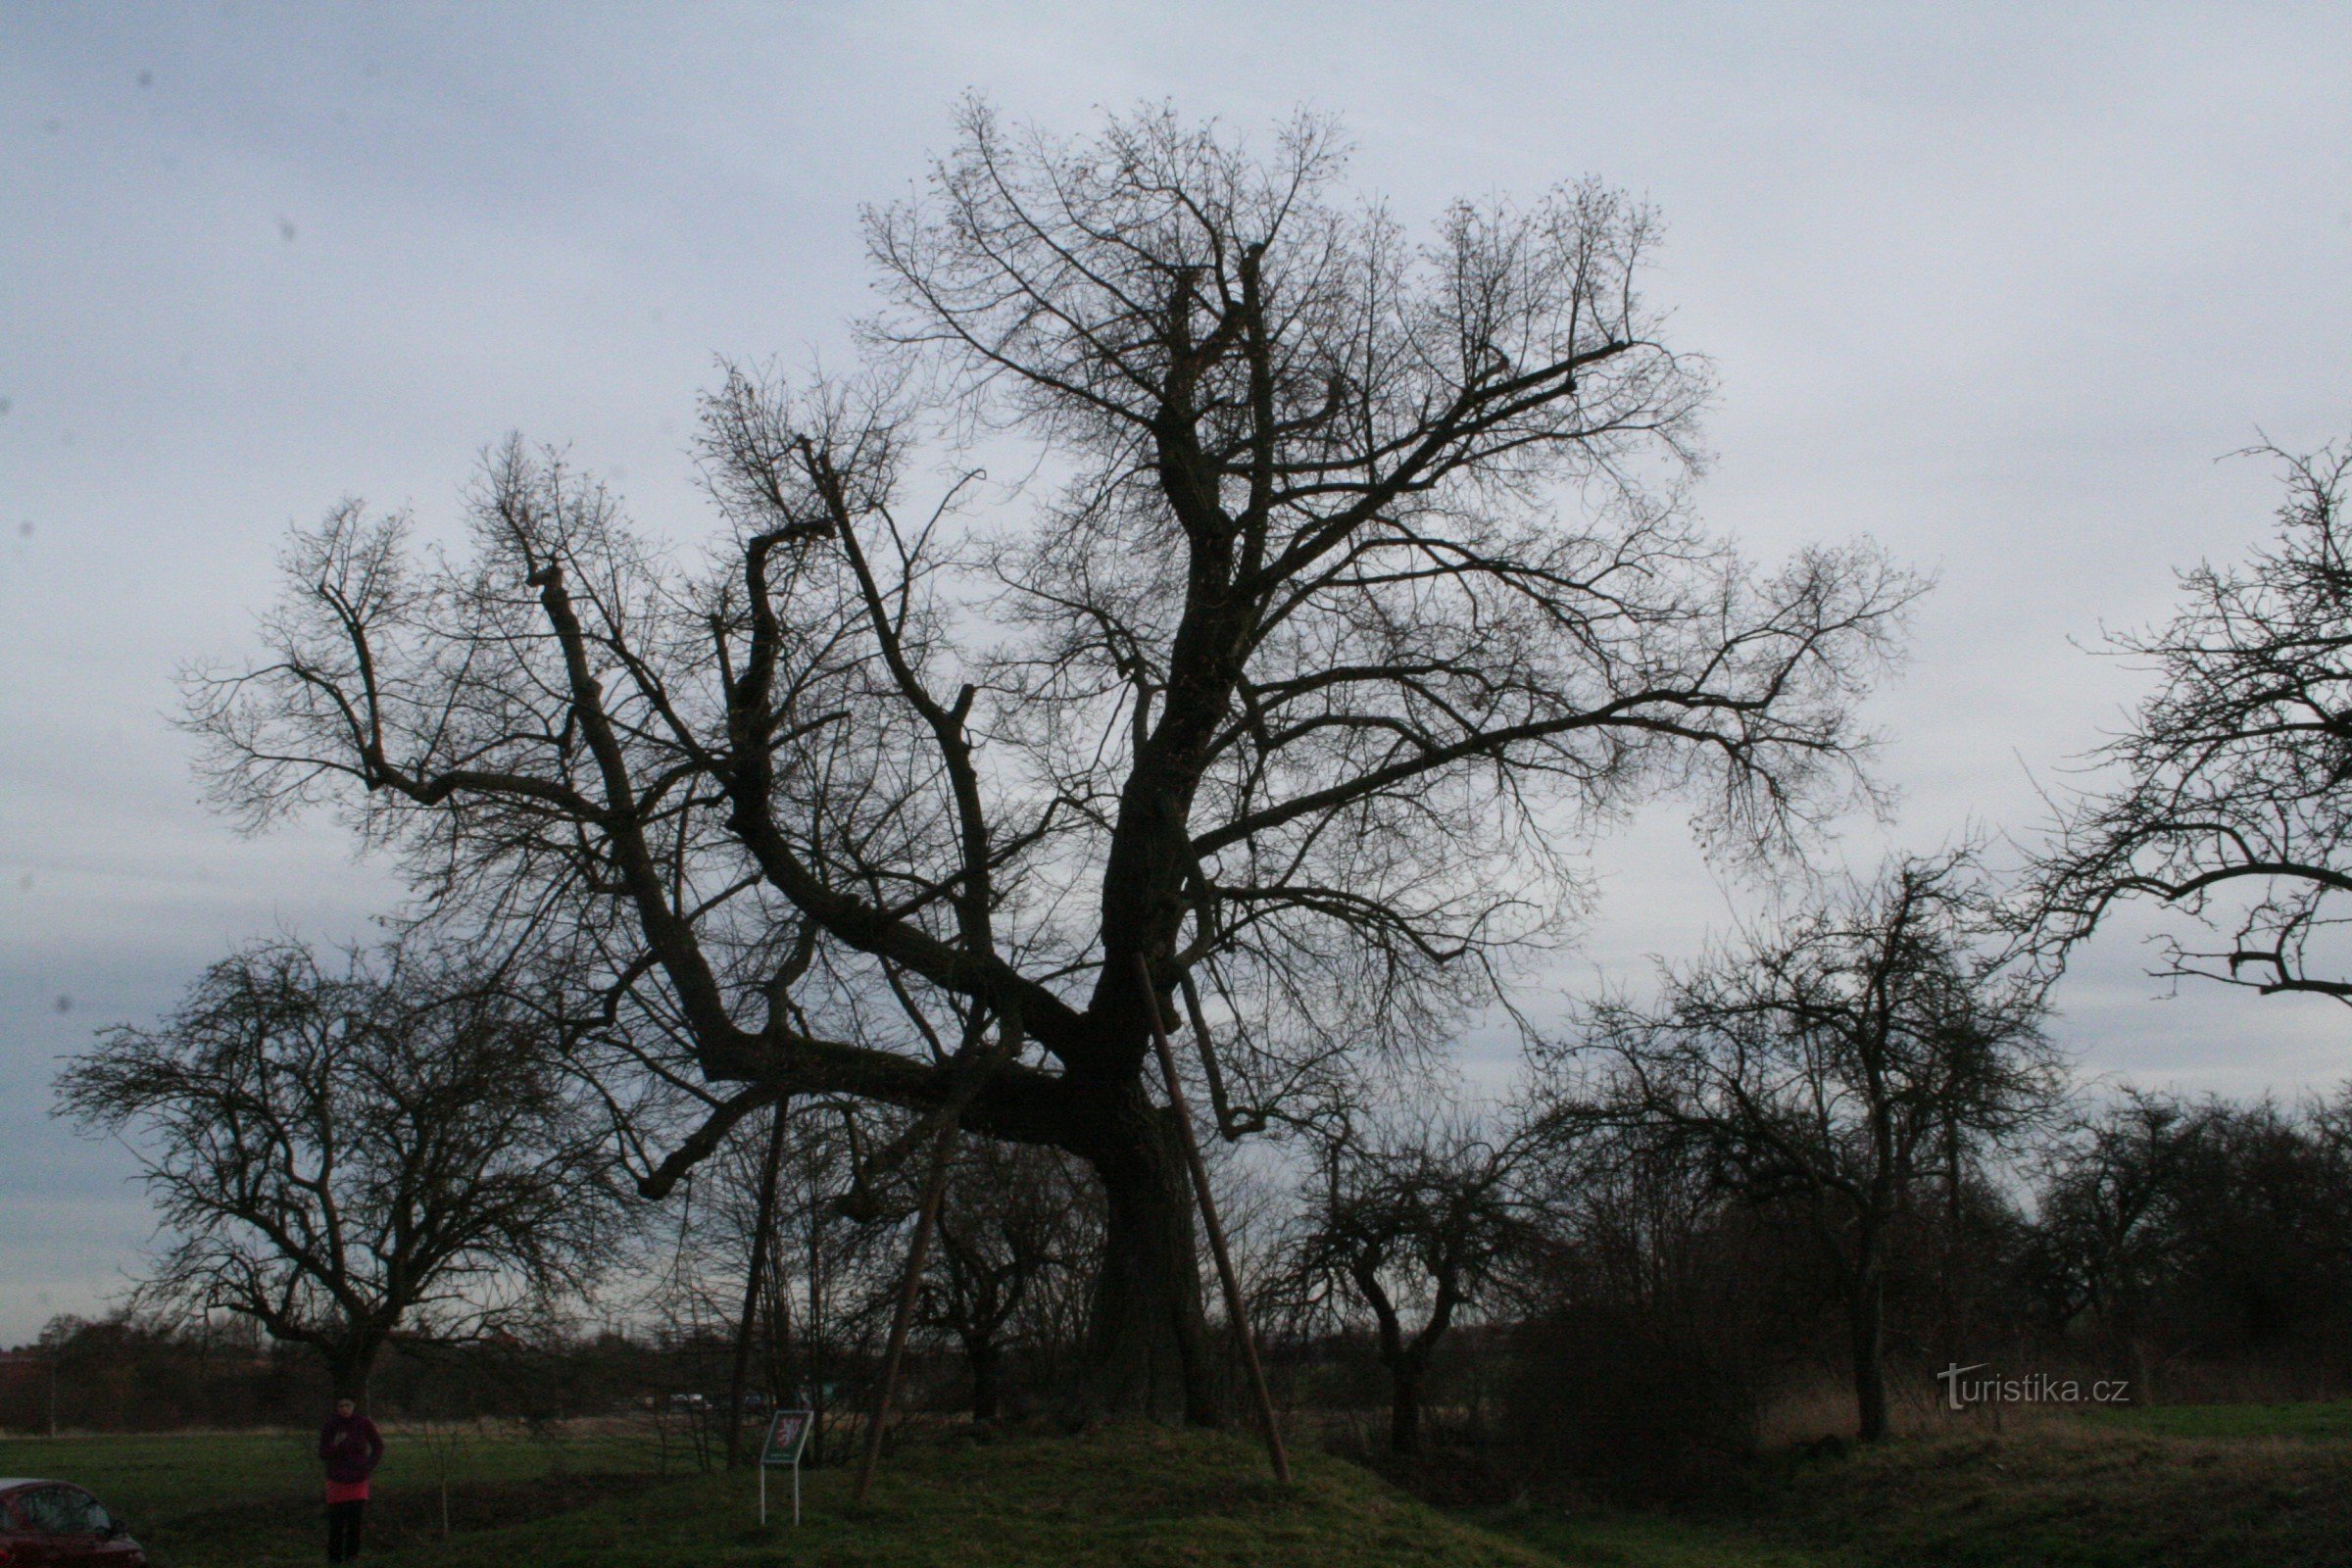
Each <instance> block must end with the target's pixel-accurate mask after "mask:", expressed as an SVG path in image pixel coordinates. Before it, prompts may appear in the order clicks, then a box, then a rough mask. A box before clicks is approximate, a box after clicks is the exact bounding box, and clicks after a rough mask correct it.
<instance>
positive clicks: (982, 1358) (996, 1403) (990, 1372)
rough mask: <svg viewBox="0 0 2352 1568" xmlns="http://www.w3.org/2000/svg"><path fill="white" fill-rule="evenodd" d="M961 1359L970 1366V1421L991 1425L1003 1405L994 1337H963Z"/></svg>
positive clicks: (999, 1357) (1000, 1358) (1001, 1379)
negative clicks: (964, 1339) (962, 1357)
mask: <svg viewBox="0 0 2352 1568" xmlns="http://www.w3.org/2000/svg"><path fill="white" fill-rule="evenodd" d="M963 1354H964V1359H965V1360H967V1361H969V1362H970V1363H971V1367H972V1421H973V1423H974V1424H975V1425H980V1426H989V1425H994V1424H995V1422H996V1420H997V1417H998V1414H999V1413H1000V1411H1001V1410H1002V1408H1003V1405H1004V1393H1003V1384H1004V1378H1003V1376H1002V1374H1001V1371H1000V1367H999V1363H1000V1361H1001V1360H1002V1357H1001V1356H1000V1355H999V1353H998V1351H997V1342H996V1341H995V1340H994V1339H989V1338H981V1339H971V1340H966V1341H964V1345H963Z"/></svg>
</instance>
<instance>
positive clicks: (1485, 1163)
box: [1290, 1116, 1535, 1454]
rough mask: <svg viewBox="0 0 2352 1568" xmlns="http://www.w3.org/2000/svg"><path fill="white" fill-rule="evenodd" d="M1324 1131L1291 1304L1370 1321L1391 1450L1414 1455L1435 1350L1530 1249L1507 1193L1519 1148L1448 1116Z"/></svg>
mask: <svg viewBox="0 0 2352 1568" xmlns="http://www.w3.org/2000/svg"><path fill="white" fill-rule="evenodd" d="M1326 1126H1327V1129H1328V1130H1327V1133H1326V1137H1325V1140H1324V1144H1323V1148H1322V1150H1321V1151H1320V1155H1319V1159H1318V1167H1319V1168H1318V1169H1317V1171H1316V1173H1315V1176H1314V1178H1313V1180H1312V1182H1311V1183H1310V1185H1309V1186H1308V1187H1307V1189H1306V1190H1305V1192H1304V1193H1303V1194H1302V1195H1301V1196H1302V1202H1301V1206H1300V1210H1299V1218H1298V1232H1297V1235H1296V1237H1295V1239H1294V1241H1293V1243H1292V1246H1291V1249H1290V1272H1291V1275H1292V1279H1293V1281H1294V1284H1293V1287H1292V1292H1293V1294H1294V1296H1295V1297H1296V1298H1297V1299H1299V1301H1300V1302H1301V1304H1303V1305H1305V1306H1306V1307H1307V1308H1308V1309H1309V1310H1310V1311H1311V1310H1314V1309H1315V1308H1317V1307H1320V1308H1321V1309H1322V1310H1323V1312H1325V1313H1327V1314H1328V1315H1330V1316H1334V1317H1338V1318H1341V1319H1346V1318H1350V1317H1355V1316H1356V1312H1357V1310H1358V1309H1359V1308H1360V1310H1362V1311H1367V1312H1369V1313H1370V1314H1371V1317H1372V1328H1373V1345H1374V1347H1375V1351H1376V1353H1377V1354H1378V1355H1379V1357H1380V1364H1381V1365H1382V1366H1383V1367H1384V1368H1385V1369H1386V1370H1387V1371H1388V1374H1389V1386H1390V1396H1391V1397H1390V1406H1389V1447H1390V1449H1391V1450H1392V1451H1393V1452H1396V1453H1399V1454H1415V1453H1418V1452H1420V1451H1421V1413H1422V1407H1423V1405H1424V1403H1425V1402H1426V1393H1427V1386H1428V1378H1429V1367H1430V1361H1431V1359H1432V1358H1433V1357H1434V1356H1435V1355H1436V1353H1437V1349H1438V1346H1439V1345H1440V1344H1441V1343H1442V1342H1443V1341H1444V1340H1445V1338H1446V1333H1447V1331H1448V1330H1450V1329H1451V1328H1452V1327H1453V1325H1454V1322H1455V1320H1456V1318H1457V1317H1458V1316H1459V1315H1461V1314H1463V1313H1466V1312H1469V1311H1471V1310H1474V1309H1475V1308H1477V1307H1478V1306H1479V1305H1481V1304H1482V1301H1483V1299H1484V1298H1485V1296H1486V1294H1487V1292H1488V1290H1489V1289H1490V1288H1491V1287H1492V1286H1493V1285H1494V1284H1495V1282H1496V1281H1497V1279H1498V1278H1499V1277H1500V1275H1501V1274H1502V1272H1503V1270H1504V1269H1505V1268H1506V1267H1507V1266H1508V1265H1509V1264H1510V1262H1511V1261H1512V1259H1513V1256H1514V1254H1515V1253H1517V1254H1523V1253H1524V1252H1525V1251H1526V1250H1527V1248H1528V1247H1529V1245H1530V1244H1531V1242H1532V1241H1533V1239H1534V1235H1535V1231H1534V1227H1533V1225H1532V1223H1531V1220H1530V1216H1529V1214H1528V1212H1527V1209H1526V1204H1525V1201H1524V1200H1523V1198H1522V1195H1521V1193H1520V1191H1519V1189H1518V1186H1517V1183H1516V1178H1517V1177H1518V1175H1519V1174H1520V1167H1521V1165H1522V1164H1523V1162H1524V1161H1525V1159H1526V1157H1527V1153H1528V1145H1527V1143H1526V1141H1525V1140H1524V1139H1523V1138H1521V1137H1519V1136H1516V1135H1513V1134H1510V1133H1505V1134H1502V1135H1500V1136H1499V1137H1491V1136H1489V1135H1488V1134H1487V1133H1485V1132H1483V1131H1482V1130H1480V1129H1479V1128H1477V1127H1476V1126H1474V1125H1472V1124H1471V1123H1470V1122H1468V1121H1465V1120H1463V1119H1461V1118H1459V1117H1449V1116H1438V1117H1431V1118H1426V1119H1424V1120H1422V1121H1420V1122H1419V1123H1418V1124H1417V1125H1413V1126H1410V1127H1408V1128H1403V1129H1395V1128H1392V1129H1388V1130H1385V1131H1384V1130H1378V1129H1373V1128H1371V1127H1369V1126H1368V1125H1367V1124H1366V1123H1365V1122H1364V1121H1363V1120H1362V1119H1361V1118H1357V1117H1340V1118H1336V1119H1334V1120H1332V1121H1330V1122H1328V1123H1327V1124H1326ZM1416 1318H1417V1319H1418V1325H1417V1326H1416V1324H1415V1322H1414V1321H1413V1320H1414V1319H1416ZM1359 1321H1360V1319H1359Z"/></svg>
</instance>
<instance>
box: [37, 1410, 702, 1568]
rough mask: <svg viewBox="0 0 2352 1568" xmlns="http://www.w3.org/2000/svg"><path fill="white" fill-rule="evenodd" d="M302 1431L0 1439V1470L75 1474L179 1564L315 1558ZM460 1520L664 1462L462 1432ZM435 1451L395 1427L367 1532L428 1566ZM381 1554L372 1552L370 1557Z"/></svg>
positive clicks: (456, 1501) (588, 1489)
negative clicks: (424, 1552)
mask: <svg viewBox="0 0 2352 1568" xmlns="http://www.w3.org/2000/svg"><path fill="white" fill-rule="evenodd" d="M315 1444H316V1440H315V1439H314V1438H312V1437H311V1436H310V1435H309V1434H307V1433H224V1434H195V1435H174V1436H168V1437H111V1436H109V1437H71V1438H10V1439H0V1475H21V1476H45V1477H55V1478H59V1479H63V1480H68V1481H73V1482H75V1483H77V1484H79V1485H81V1486H84V1487H87V1488H88V1489H89V1490H90V1491H91V1492H93V1493H95V1494H96V1495H97V1496H98V1498H99V1500H100V1501H102V1502H104V1503H105V1504H106V1505H107V1506H108V1507H109V1508H110V1509H112V1510H113V1511H114V1512H115V1513H117V1514H118V1515H120V1516H121V1517H122V1518H123V1520H124V1521H125V1522H126V1523H128V1525H129V1526H130V1529H131V1531H132V1533H133V1534H134V1535H136V1536H137V1537H138V1539H139V1541H140V1543H141V1544H144V1545H146V1546H147V1547H148V1548H149V1550H150V1551H151V1552H153V1553H154V1554H155V1555H156V1556H157V1557H158V1558H159V1559H160V1560H161V1561H163V1562H165V1563H167V1564H170V1565H172V1568H210V1565H213V1564H221V1565H223V1568H226V1565H229V1564H245V1563H253V1564H265V1563H279V1562H289V1563H290V1562H306V1563H307V1562H310V1561H312V1560H314V1559H315V1558H316V1557H317V1556H318V1555H319V1541H318V1539H317V1538H319V1536H320V1535H321V1534H322V1529H323V1527H322V1526H321V1524H320V1519H321V1517H322V1516H321V1515H320V1512H319V1485H320V1484H319V1461H318V1458H317V1454H316V1449H315ZM447 1446H448V1456H449V1478H450V1483H451V1486H450V1490H451V1515H452V1521H453V1523H455V1524H457V1525H458V1526H459V1527H460V1528H461V1529H463V1528H465V1527H466V1525H468V1524H473V1523H479V1522H488V1521H489V1520H492V1519H496V1518H499V1517H506V1516H512V1515H514V1514H515V1513H517V1512H528V1513H533V1514H544V1513H547V1512H550V1511H552V1510H554V1509H558V1508H562V1507H564V1506H567V1505H570V1506H576V1505H578V1504H579V1503H580V1502H581V1501H583V1500H585V1499H587V1498H589V1497H593V1496H594V1495H597V1494H598V1493H599V1492H600V1491H604V1490H610V1489H613V1488H617V1487H620V1486H624V1485H636V1484H638V1483H637V1481H636V1478H637V1477H639V1476H641V1475H643V1474H644V1473H645V1472H647V1471H649V1470H651V1469H652V1468H653V1466H654V1464H655V1462H656V1460H655V1452H654V1450H653V1448H652V1447H651V1446H649V1445H647V1444H645V1443H644V1442H642V1441H640V1440H638V1439H634V1438H625V1437H624V1438H604V1437H572V1438H567V1439H565V1440H564V1441H563V1442H561V1443H543V1442H535V1441H532V1440H530V1439H527V1438H521V1437H514V1436H503V1435H486V1434H479V1433H461V1434H457V1435H455V1436H454V1437H453V1438H452V1439H451V1440H450V1441H449V1442H448V1445H447ZM439 1480H440V1467H439V1463H438V1460H437V1455H436V1453H435V1451H434V1445H433V1444H432V1443H430V1442H428V1441H426V1440H425V1439H423V1438H421V1437H419V1436H417V1435H415V1434H410V1433H403V1432H399V1431H395V1432H393V1433H392V1434H390V1436H389V1440H388V1442H387V1444H386V1448H385V1456H384V1464H383V1468H382V1469H381V1470H379V1471H378V1472H377V1473H376V1489H375V1490H376V1496H377V1498H378V1502H379V1504H380V1506H377V1507H375V1508H373V1509H371V1510H370V1511H371V1514H372V1515H373V1517H372V1518H371V1520H370V1534H371V1536H372V1537H373V1538H374V1544H375V1545H376V1546H380V1547H382V1548H384V1550H383V1551H382V1553H381V1554H382V1555H384V1556H385V1557H387V1558H388V1559H390V1560H393V1561H416V1560H421V1559H420V1557H419V1553H420V1552H421V1551H422V1550H424V1549H425V1546H426V1544H428V1542H429V1540H430V1538H432V1537H434V1536H437V1535H438V1528H439V1522H440V1488H439ZM377 1554H378V1553H377V1552H376V1551H374V1550H371V1551H370V1553H369V1555H370V1557H373V1556H375V1555H377Z"/></svg>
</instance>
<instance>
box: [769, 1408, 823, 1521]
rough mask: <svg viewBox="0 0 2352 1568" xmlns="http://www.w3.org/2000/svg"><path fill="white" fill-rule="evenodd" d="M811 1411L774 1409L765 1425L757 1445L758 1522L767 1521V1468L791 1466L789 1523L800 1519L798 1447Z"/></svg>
mask: <svg viewBox="0 0 2352 1568" xmlns="http://www.w3.org/2000/svg"><path fill="white" fill-rule="evenodd" d="M815 1419H816V1414H815V1412H814V1411H812V1410H778V1411H777V1412H776V1413H775V1417H774V1419H773V1420H771V1421H769V1422H768V1424H767V1441H766V1442H765V1443H762V1444H760V1523H761V1524H762V1525H764V1524H766V1523H767V1467H768V1466H769V1465H771V1464H780V1465H789V1466H791V1467H792V1522H793V1523H794V1524H796V1525H797V1524H799V1523H800V1522H801V1450H802V1449H804V1448H806V1447H808V1446H809V1426H810V1425H811V1423H813V1422H814V1421H815Z"/></svg>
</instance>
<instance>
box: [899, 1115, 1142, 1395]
mask: <svg viewBox="0 0 2352 1568" xmlns="http://www.w3.org/2000/svg"><path fill="white" fill-rule="evenodd" d="M1072 1165H1073V1162H1072V1161H1071V1160H1070V1158H1069V1156H1068V1155H1066V1154H1062V1153H1060V1152H1057V1151H1054V1150H1052V1149H1038V1148H1023V1147H1021V1146H1018V1145H1005V1144H998V1143H994V1142H975V1143H971V1144H969V1145H967V1146H966V1147H965V1148H964V1149H963V1150H961V1151H959V1152H958V1155H957V1157H956V1164H955V1167H954V1169H953V1171H952V1172H951V1174H950V1176H949V1180H948V1188H947V1193H946V1198H945V1201H943V1202H942V1204H941V1205H940V1210H939V1235H938V1245H937V1247H936V1248H935V1249H934V1250H933V1252H932V1254H931V1268H930V1270H929V1275H930V1277H929V1279H928V1280H927V1281H926V1282H925V1285H924V1289H923V1294H922V1299H921V1302H920V1312H921V1315H922V1321H923V1322H924V1323H925V1324H926V1325H927V1326H929V1327H932V1328H935V1329H940V1330H944V1331H945V1332H947V1333H948V1334H951V1335H953V1336H954V1337H955V1340H956V1344H957V1345H958V1346H959V1347H961V1348H962V1350H963V1358H964V1365H965V1367H966V1368H967V1369H968V1370H969V1371H970V1373H971V1378H972V1419H973V1420H974V1421H975V1422H993V1421H995V1420H997V1419H998V1418H999V1416H1000V1415H1001V1414H1002V1413H1003V1410H1004V1403H1005V1361H1006V1358H1007V1357H1008V1356H1009V1355H1011V1354H1013V1353H1014V1352H1015V1351H1018V1350H1021V1349H1024V1348H1029V1349H1034V1348H1044V1347H1043V1346H1041V1345H1040V1344H1039V1343H1038V1342H1039V1341H1041V1340H1043V1339H1044V1338H1045V1336H1043V1335H1041V1334H1039V1333H1038V1332H1037V1331H1038V1329H1039V1328H1040V1327H1041V1323H1040V1319H1041V1317H1042V1316H1044V1313H1043V1312H1042V1310H1041V1309H1042V1308H1045V1307H1046V1306H1047V1305H1048V1303H1047V1302H1046V1301H1044V1300H1043V1299H1042V1298H1044V1297H1046V1296H1047V1295H1048V1294H1049V1293H1051V1292H1052V1290H1053V1288H1054V1276H1056V1275H1059V1274H1062V1273H1065V1272H1067V1271H1070V1270H1073V1269H1081V1268H1091V1266H1092V1264H1093V1263H1094V1252H1095V1250H1096V1248H1097V1247H1099V1246H1100V1245H1101V1229H1102V1223H1101V1216H1100V1215H1099V1214H1098V1213H1097V1212H1096V1210H1097V1209H1098V1207H1099V1204H1098V1203H1097V1202H1096V1201H1095V1200H1094V1195H1093V1194H1092V1193H1090V1192H1089V1191H1087V1188H1086V1185H1085V1183H1084V1182H1083V1181H1082V1180H1081V1179H1080V1175H1079V1173H1078V1172H1077V1171H1076V1170H1075V1169H1073V1168H1072Z"/></svg>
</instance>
